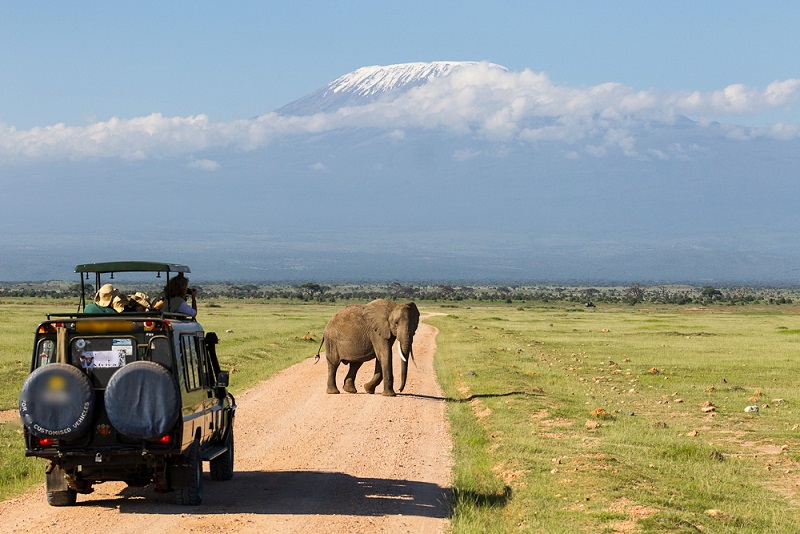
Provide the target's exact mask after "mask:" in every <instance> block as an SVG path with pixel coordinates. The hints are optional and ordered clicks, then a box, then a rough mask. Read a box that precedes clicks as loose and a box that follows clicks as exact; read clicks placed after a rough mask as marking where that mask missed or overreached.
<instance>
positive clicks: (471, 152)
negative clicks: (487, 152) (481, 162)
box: [453, 148, 481, 161]
mask: <svg viewBox="0 0 800 534" xmlns="http://www.w3.org/2000/svg"><path fill="white" fill-rule="evenodd" d="M480 155H481V151H480V150H475V149H471V148H463V149H461V150H456V151H455V152H453V159H454V160H456V161H467V160H470V159H473V158H477V157H478V156H480Z"/></svg>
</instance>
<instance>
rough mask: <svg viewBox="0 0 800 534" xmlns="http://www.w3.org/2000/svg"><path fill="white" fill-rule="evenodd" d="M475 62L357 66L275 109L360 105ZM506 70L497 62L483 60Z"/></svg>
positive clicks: (291, 111)
mask: <svg viewBox="0 0 800 534" xmlns="http://www.w3.org/2000/svg"><path fill="white" fill-rule="evenodd" d="M480 64H481V62H477V61H433V62H429V63H424V62H417V63H399V64H396V65H385V66H384V65H373V66H369V67H361V68H359V69H356V70H354V71H353V72H350V73H347V74H345V75H343V76H340V77H338V78H336V79H335V80H333V81H332V82H330V83H329V84H327V85H326V86H325V87H322V88H320V89H318V90H316V91H314V92H313V93H311V94H310V95H307V96H305V97H303V98H301V99H299V100H295V101H294V102H292V103H290V104H287V105H286V106H283V107H282V108H280V109H278V110H277V113H280V114H282V115H313V114H314V113H321V112H327V111H334V110H335V109H337V108H340V107H344V106H348V105H363V104H366V103H369V102H371V101H373V100H375V99H376V98H378V97H380V96H382V95H385V94H387V93H392V92H396V91H407V90H409V89H411V88H412V87H418V86H420V85H424V84H426V83H428V82H429V81H430V80H432V79H434V78H439V77H442V76H447V75H449V74H450V73H452V72H453V71H455V70H458V69H463V68H471V67H476V66H478V65H480ZM484 64H486V65H489V66H491V67H494V68H499V69H503V70H507V69H506V68H505V67H503V66H501V65H497V64H494V63H484Z"/></svg>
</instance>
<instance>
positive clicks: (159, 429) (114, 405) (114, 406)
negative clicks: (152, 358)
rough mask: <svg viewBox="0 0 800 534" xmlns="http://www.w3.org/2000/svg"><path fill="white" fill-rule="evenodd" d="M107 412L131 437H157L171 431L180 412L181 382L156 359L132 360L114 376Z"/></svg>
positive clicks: (117, 425) (113, 422) (109, 382)
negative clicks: (176, 380)
mask: <svg viewBox="0 0 800 534" xmlns="http://www.w3.org/2000/svg"><path fill="white" fill-rule="evenodd" d="M105 404H106V413H107V414H108V419H109V421H110V422H111V424H112V425H113V427H114V428H116V429H117V432H120V433H121V434H124V435H126V436H128V437H131V438H137V439H157V438H160V437H162V436H164V435H165V434H167V433H169V431H170V430H172V429H173V427H174V426H175V423H176V422H177V421H178V417H179V416H180V409H181V401H180V394H179V392H178V384H177V383H176V382H175V379H174V378H173V377H172V375H171V374H170V372H169V371H168V370H167V368H166V367H163V366H162V365H160V364H157V363H155V362H146V361H138V362H133V363H129V364H128V365H126V366H125V367H123V368H122V369H120V370H119V371H117V372H116V373H114V375H113V376H112V377H111V380H109V381H108V387H106V394H105Z"/></svg>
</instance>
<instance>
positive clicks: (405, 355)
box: [400, 345, 414, 391]
mask: <svg viewBox="0 0 800 534" xmlns="http://www.w3.org/2000/svg"><path fill="white" fill-rule="evenodd" d="M400 354H401V357H400V391H403V389H404V388H405V387H406V378H407V377H408V359H409V358H411V359H412V360H413V359H414V352H413V350H412V348H411V346H410V345H409V347H408V349H406V350H403V348H402V347H401V348H400Z"/></svg>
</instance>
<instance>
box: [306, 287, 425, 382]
mask: <svg viewBox="0 0 800 534" xmlns="http://www.w3.org/2000/svg"><path fill="white" fill-rule="evenodd" d="M417 326H419V310H418V309H417V305H416V304H414V303H413V302H407V303H405V304H396V303H394V302H391V301H389V300H384V299H378V300H373V301H372V302H370V303H369V304H365V305H351V306H347V307H345V308H343V309H341V310H339V311H338V312H337V313H336V314H335V315H334V316H333V318H332V319H331V320H330V321H329V322H328V325H327V326H326V327H325V333H324V335H323V342H324V343H325V351H326V357H327V359H328V389H327V392H328V393H339V389H338V388H337V387H336V371H337V369H338V368H339V364H340V363H344V364H345V365H347V364H349V365H350V369H348V371H347V376H346V377H345V379H344V387H343V388H342V389H344V390H345V391H346V392H348V393H356V387H355V378H356V373H357V372H358V369H359V368H360V367H361V365H362V364H363V363H364V362H367V361H369V360H371V359H373V358H375V374H374V375H373V376H372V379H370V380H369V381H368V382H367V383H366V384H364V389H365V390H366V392H367V393H375V387H376V386H377V385H378V384H380V383H381V380H383V392H382V394H383V395H386V396H389V397H394V396H395V392H394V376H393V374H392V346H393V345H394V342H395V340H398V341H399V344H400V352H401V360H402V364H401V371H400V391H403V389H404V388H405V386H406V377H407V375H408V358H409V357H410V358H412V359H413V357H414V353H413V351H412V348H411V345H412V343H413V341H414V333H415V332H416V330H417ZM317 358H319V354H317Z"/></svg>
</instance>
